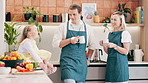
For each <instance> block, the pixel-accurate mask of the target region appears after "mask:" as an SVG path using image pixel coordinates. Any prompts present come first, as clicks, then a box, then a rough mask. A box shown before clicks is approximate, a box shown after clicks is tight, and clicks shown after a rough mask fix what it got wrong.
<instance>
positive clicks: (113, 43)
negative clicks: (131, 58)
mask: <svg viewBox="0 0 148 83" xmlns="http://www.w3.org/2000/svg"><path fill="white" fill-rule="evenodd" d="M111 24H112V28H113V30H112V32H110V33H109V34H108V36H107V38H108V40H109V43H107V44H106V43H103V41H100V45H101V46H103V48H104V50H105V52H106V53H107V54H108V59H107V66H106V76H105V79H106V83H128V80H129V71H128V59H127V54H128V51H129V48H130V44H131V43H132V40H131V35H130V33H129V32H128V31H126V30H125V28H126V23H125V18H124V15H123V14H122V13H121V12H119V11H117V12H115V13H113V14H112V15H111Z"/></svg>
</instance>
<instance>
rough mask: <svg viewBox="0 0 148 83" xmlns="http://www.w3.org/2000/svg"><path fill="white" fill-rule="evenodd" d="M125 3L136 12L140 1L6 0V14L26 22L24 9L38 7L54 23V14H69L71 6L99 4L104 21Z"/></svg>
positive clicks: (98, 8) (39, 19) (39, 18)
mask: <svg viewBox="0 0 148 83" xmlns="http://www.w3.org/2000/svg"><path fill="white" fill-rule="evenodd" d="M127 1H128V2H127ZM125 2H127V5H126V7H129V8H130V9H131V10H134V9H135V8H136V7H137V6H138V4H139V0H6V6H7V7H6V12H11V15H12V17H13V16H14V15H17V19H16V21H24V15H23V13H24V12H25V11H24V9H23V7H26V6H29V7H37V10H39V11H41V13H42V14H47V15H49V21H50V22H52V15H53V14H61V13H64V12H67V11H68V7H69V6H70V5H71V4H80V5H81V3H97V10H98V11H99V16H100V18H101V21H102V20H103V19H104V17H109V16H110V14H111V13H113V12H114V11H116V10H117V8H118V7H117V5H118V3H125ZM37 20H38V21H42V18H41V17H37Z"/></svg>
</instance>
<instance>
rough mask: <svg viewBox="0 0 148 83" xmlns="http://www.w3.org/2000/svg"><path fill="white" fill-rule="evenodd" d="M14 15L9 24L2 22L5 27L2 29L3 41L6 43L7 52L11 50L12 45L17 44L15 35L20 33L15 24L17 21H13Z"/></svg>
mask: <svg viewBox="0 0 148 83" xmlns="http://www.w3.org/2000/svg"><path fill="white" fill-rule="evenodd" d="M15 18H16V16H15V17H14V18H13V19H12V22H11V23H10V24H8V23H6V22H5V23H4V26H5V29H4V39H5V42H6V43H7V44H8V52H11V51H12V46H13V45H16V44H17V37H18V36H19V35H20V33H18V32H17V30H16V28H15V25H16V24H17V23H13V21H14V19H15Z"/></svg>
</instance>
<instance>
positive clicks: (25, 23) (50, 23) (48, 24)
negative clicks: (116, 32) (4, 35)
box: [7, 22, 144, 27]
mask: <svg viewBox="0 0 148 83" xmlns="http://www.w3.org/2000/svg"><path fill="white" fill-rule="evenodd" d="M7 23H11V22H7ZM17 23H19V25H28V22H17ZM61 23H62V22H39V24H41V25H43V26H59V25H60V24H61ZM104 24H105V23H88V25H90V26H103V25H104ZM126 25H127V26H140V27H144V24H136V23H131V24H126ZM108 26H111V23H108Z"/></svg>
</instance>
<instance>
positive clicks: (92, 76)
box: [49, 62, 148, 83]
mask: <svg viewBox="0 0 148 83" xmlns="http://www.w3.org/2000/svg"><path fill="white" fill-rule="evenodd" d="M53 64H54V63H53ZM55 65H56V66H57V67H58V70H57V72H56V73H54V74H52V75H50V76H49V77H50V78H51V80H52V81H53V82H54V83H62V81H61V80H60V68H59V66H60V65H59V64H55ZM105 70H106V63H91V64H90V66H89V67H88V74H87V79H86V83H105ZM129 83H148V62H129Z"/></svg>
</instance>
